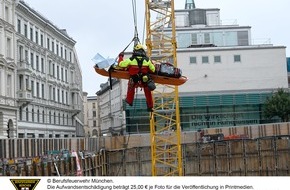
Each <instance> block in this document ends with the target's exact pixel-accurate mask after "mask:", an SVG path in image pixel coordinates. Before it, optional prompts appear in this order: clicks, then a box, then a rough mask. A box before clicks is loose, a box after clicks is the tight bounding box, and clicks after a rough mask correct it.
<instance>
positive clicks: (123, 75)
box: [94, 65, 188, 86]
mask: <svg viewBox="0 0 290 190" xmlns="http://www.w3.org/2000/svg"><path fill="white" fill-rule="evenodd" d="M94 68H95V71H96V73H98V74H99V75H102V76H106V77H110V76H111V77H112V78H118V79H129V78H130V75H129V72H128V71H127V70H124V69H122V68H118V67H116V66H115V67H111V68H110V69H109V70H106V69H104V68H99V67H98V66H97V65H95V66H94ZM110 72H111V73H110ZM150 76H151V78H152V80H153V81H154V82H155V83H158V84H167V85H174V86H179V85H182V84H184V83H185V82H186V81H187V80H188V79H187V77H185V76H180V77H178V78H176V77H170V76H163V75H159V74H158V73H150Z"/></svg>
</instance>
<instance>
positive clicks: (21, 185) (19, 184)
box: [10, 179, 40, 190]
mask: <svg viewBox="0 0 290 190" xmlns="http://www.w3.org/2000/svg"><path fill="white" fill-rule="evenodd" d="M10 181H11V183H12V184H13V186H14V187H15V190H34V189H35V187H36V186H37V184H38V183H39V181H40V179H10Z"/></svg>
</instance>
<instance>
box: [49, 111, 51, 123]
mask: <svg viewBox="0 0 290 190" xmlns="http://www.w3.org/2000/svg"><path fill="white" fill-rule="evenodd" d="M49 123H50V124H51V111H49Z"/></svg>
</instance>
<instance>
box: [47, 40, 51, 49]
mask: <svg viewBox="0 0 290 190" xmlns="http://www.w3.org/2000/svg"><path fill="white" fill-rule="evenodd" d="M49 43H50V41H49V38H47V49H48V50H49V49H50V46H49Z"/></svg>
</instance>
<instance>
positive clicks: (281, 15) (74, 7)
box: [24, 0, 290, 96]
mask: <svg viewBox="0 0 290 190" xmlns="http://www.w3.org/2000/svg"><path fill="white" fill-rule="evenodd" d="M24 1H25V2H26V3H27V4H28V5H29V6H30V7H31V8H33V9H34V10H36V11H37V12H39V13H40V14H41V15H43V16H44V17H45V18H46V19H48V20H50V21H51V22H52V23H54V25H56V26H57V27H58V28H60V29H66V30H67V33H68V34H69V36H70V37H72V38H73V39H74V40H75V41H76V42H77V43H76V50H77V54H78V58H79V61H80V64H81V68H82V76H83V90H84V91H85V92H88V94H89V96H94V95H95V93H96V92H97V91H98V90H99V89H100V84H101V83H104V82H106V81H107V78H106V77H102V76H99V75H98V74H97V73H95V71H94V69H93V66H94V62H93V61H92V60H91V59H92V58H93V56H94V55H95V54H96V53H100V54H101V55H103V56H104V57H111V58H115V57H116V56H117V55H118V53H119V52H120V51H122V50H123V49H124V48H125V47H126V46H127V45H128V44H129V43H130V42H131V40H132V39H133V37H134V20H133V9H132V0H24ZM185 1H186V0H175V9H184V5H185ZM144 3H145V0H137V10H138V12H139V14H138V15H137V19H138V20H137V24H138V33H139V38H140V40H142V39H143V33H144V27H143V26H144V15H145V13H144V7H145V6H144ZM195 5H196V7H197V8H219V9H220V18H221V21H222V22H223V23H227V24H229V23H234V22H236V23H237V24H239V25H240V26H251V27H252V31H251V36H252V40H253V41H254V42H257V43H258V42H263V41H267V40H270V42H271V43H272V44H273V45H275V46H277V45H283V46H287V47H288V48H287V49H286V55H287V57H290V50H289V48H290V24H289V23H290V14H289V8H290V0H276V1H273V0H272V1H265V0H195ZM130 50H131V48H130V49H129V50H128V51H130ZM285 64H286V63H285Z"/></svg>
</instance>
